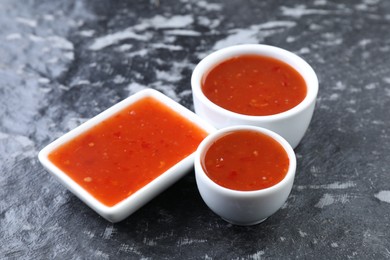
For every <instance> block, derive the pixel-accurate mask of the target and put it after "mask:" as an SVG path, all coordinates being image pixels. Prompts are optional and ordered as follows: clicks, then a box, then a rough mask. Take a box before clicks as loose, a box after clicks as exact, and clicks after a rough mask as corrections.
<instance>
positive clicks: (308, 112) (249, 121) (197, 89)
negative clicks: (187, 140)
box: [191, 44, 318, 148]
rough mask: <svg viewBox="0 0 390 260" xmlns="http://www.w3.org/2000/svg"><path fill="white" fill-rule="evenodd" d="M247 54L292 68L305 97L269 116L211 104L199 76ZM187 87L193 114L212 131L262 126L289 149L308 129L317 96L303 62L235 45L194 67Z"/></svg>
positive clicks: (288, 55)
mask: <svg viewBox="0 0 390 260" xmlns="http://www.w3.org/2000/svg"><path fill="white" fill-rule="evenodd" d="M248 54H256V55H262V56H267V57H272V58H275V59H278V60H280V61H283V62H285V63H287V64H289V65H290V66H292V67H293V68H294V69H295V70H296V71H298V72H299V73H300V74H301V75H302V77H303V78H304V80H305V82H306V86H307V95H306V97H305V99H304V100H303V101H302V102H301V103H300V104H298V105H297V106H295V107H293V108H291V109H290V110H287V111H285V112H282V113H279V114H274V115H269V116H250V115H243V114H239V113H235V112H232V111H229V110H226V109H224V108H222V107H220V106H218V105H216V104H215V103H213V102H211V101H210V100H209V99H208V98H207V97H206V96H205V95H204V93H203V92H202V87H201V82H202V78H203V76H204V75H205V74H206V73H208V72H209V71H210V70H211V69H212V68H213V67H215V66H216V65H218V64H219V63H221V62H222V61H224V60H227V59H229V58H232V57H235V56H240V55H248ZM191 86H192V94H193V100H194V107H195V112H196V114H198V115H199V116H200V117H202V118H204V119H205V120H206V121H207V122H209V123H211V124H212V125H214V126H215V127H216V128H223V127H227V126H232V125H254V126H260V127H264V128H267V129H270V130H272V131H274V132H276V133H278V134H280V135H281V136H283V137H284V138H285V139H286V140H287V141H288V142H289V143H290V144H291V146H292V147H293V148H295V147H296V146H297V145H298V144H299V142H300V141H301V139H302V137H303V136H304V134H305V132H306V130H307V128H308V126H309V123H310V120H311V118H312V115H313V111H314V106H315V102H316V97H317V93H318V79H317V76H316V74H315V72H314V70H313V69H312V68H311V66H310V65H309V64H308V63H307V62H305V61H304V60H303V59H302V58H300V57H299V56H297V55H295V54H294V53H291V52H289V51H286V50H284V49H280V48H277V47H273V46H268V45H261V44H243V45H236V46H232V47H227V48H224V49H221V50H218V51H216V52H213V53H211V54H210V55H208V56H207V57H205V58H204V59H203V60H201V61H200V62H199V64H198V65H197V66H196V67H195V69H194V71H193V73H192V78H191Z"/></svg>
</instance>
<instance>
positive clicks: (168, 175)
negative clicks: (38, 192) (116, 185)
mask: <svg viewBox="0 0 390 260" xmlns="http://www.w3.org/2000/svg"><path fill="white" fill-rule="evenodd" d="M145 97H152V98H155V99H157V100H158V101H160V102H162V103H163V104H164V105H166V106H168V107H169V108H171V109H172V110H173V111H175V112H176V113H177V114H178V115H181V116H183V117H185V118H186V119H188V120H189V121H191V122H192V123H193V124H195V125H197V126H198V127H199V128H201V129H203V130H204V131H206V132H207V133H211V132H213V131H215V128H214V127H213V126H211V125H209V124H208V123H206V122H204V121H203V120H202V119H200V118H199V117H198V116H197V115H196V114H194V113H193V112H192V111H190V110H188V109H187V108H185V107H183V106H182V105H180V104H178V103H176V102H175V101H173V100H172V99H170V98H168V97H167V96H165V95H163V94H162V93H160V92H158V91H156V90H152V89H146V90H142V91H140V92H138V93H136V94H134V95H132V96H130V97H128V98H127V99H125V100H123V101H121V102H119V103H118V104H116V105H114V106H112V107H110V108H109V109H107V110H105V111H104V112H102V113H100V114H99V115H97V116H95V117H93V118H92V119H90V120H89V121H87V122H85V123H84V124H82V125H80V126H79V127H77V128H75V129H73V130H72V131H70V132H68V133H67V134H65V135H63V136H62V137H60V138H58V139H57V140H55V141H54V142H52V143H51V144H49V145H47V146H46V147H45V148H44V149H42V150H41V151H40V152H39V155H38V157H39V160H40V162H41V163H42V165H43V166H44V167H45V168H46V169H47V170H48V171H49V172H50V173H51V174H52V175H53V176H54V177H56V178H57V180H59V181H60V182H61V183H62V184H63V185H64V186H65V187H67V188H68V189H69V190H70V191H71V192H72V193H73V194H74V195H76V196H77V197H79V198H80V199H81V200H82V201H83V202H85V204H87V205H88V206H89V207H91V208H92V209H93V210H95V211H96V212H97V213H98V214H100V215H101V216H102V217H104V218H105V219H107V220H108V221H111V222H118V221H121V220H123V219H124V218H126V217H128V216H129V215H130V214H132V213H133V212H135V211H136V210H137V209H139V208H140V207H142V206H143V205H144V204H146V203H147V202H149V201H150V200H151V199H152V198H154V197H155V196H156V195H158V194H159V193H161V192H162V191H164V190H165V189H166V188H168V187H169V186H170V185H172V184H173V183H174V182H176V181H177V180H179V179H180V178H181V177H183V176H184V175H185V174H186V173H187V172H188V171H189V170H190V169H191V168H192V167H193V162H194V153H195V151H194V153H192V154H191V155H189V156H187V157H186V158H184V159H183V160H181V161H180V162H178V163H177V164H176V165H174V166H173V167H171V168H170V169H168V170H167V171H166V172H164V173H163V174H161V175H160V176H159V177H157V178H156V179H154V180H152V181H151V182H149V183H148V184H147V185H145V186H144V187H142V188H141V189H140V190H138V191H136V192H135V193H134V194H132V195H130V196H129V197H128V198H126V199H124V200H123V201H121V202H119V203H118V204H116V205H114V206H112V207H108V206H106V205H104V204H103V203H101V202H100V201H99V200H97V199H96V198H94V197H93V196H92V195H91V194H90V193H89V192H88V191H86V190H85V189H84V188H83V187H81V186H80V185H79V184H77V183H76V182H75V181H74V180H73V179H72V178H70V177H69V176H68V175H67V174H66V173H65V172H64V171H62V170H61V169H60V168H58V167H57V166H56V165H55V164H54V163H52V162H51V161H50V160H49V158H48V156H49V154H50V153H51V152H52V151H53V150H55V149H56V148H57V147H59V146H61V145H62V144H64V143H66V142H68V141H70V140H72V139H73V138H75V137H77V136H78V135H80V134H82V133H83V132H85V131H87V130H88V129H90V128H92V127H93V126H95V125H97V124H99V123H101V122H102V121H103V120H105V119H107V118H109V117H111V116H112V115H114V114H115V113H117V112H119V111H121V110H122V109H124V108H125V107H127V106H129V105H130V104H133V103H134V102H136V101H138V100H140V99H142V98H145Z"/></svg>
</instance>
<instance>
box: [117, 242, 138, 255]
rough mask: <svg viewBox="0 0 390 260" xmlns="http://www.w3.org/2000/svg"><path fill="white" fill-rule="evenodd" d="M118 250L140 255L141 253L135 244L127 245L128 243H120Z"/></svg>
mask: <svg viewBox="0 0 390 260" xmlns="http://www.w3.org/2000/svg"><path fill="white" fill-rule="evenodd" d="M119 251H122V252H125V253H134V254H137V255H142V253H141V252H140V251H139V250H138V249H137V248H136V247H135V246H132V245H128V244H121V245H120V246H119Z"/></svg>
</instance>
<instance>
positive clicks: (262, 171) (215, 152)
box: [202, 130, 289, 191]
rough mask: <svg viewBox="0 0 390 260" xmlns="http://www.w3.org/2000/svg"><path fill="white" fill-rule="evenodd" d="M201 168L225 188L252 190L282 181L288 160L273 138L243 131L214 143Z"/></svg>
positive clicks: (285, 153)
mask: <svg viewBox="0 0 390 260" xmlns="http://www.w3.org/2000/svg"><path fill="white" fill-rule="evenodd" d="M202 167H203V169H204V171H205V172H206V174H207V175H208V176H209V177H210V179H211V180H213V181H214V182H215V183H217V184H219V185H221V186H223V187H225V188H229V189H232V190H240V191H253V190H260V189H265V188H268V187H271V186H273V185H275V184H277V183H278V182H280V181H281V180H283V178H284V177H285V176H286V174H287V171H288V168H289V159H288V155H287V152H286V151H285V150H284V148H283V147H282V146H281V145H280V144H279V143H278V142H277V141H275V140H274V139H273V138H271V137H269V136H267V135H265V134H262V133H258V132H255V131H250V130H242V131H235V132H231V133H228V134H226V135H224V136H222V137H220V138H219V139H217V140H216V141H214V142H213V143H212V144H211V146H210V147H209V148H208V150H207V151H206V153H205V156H204V160H203V162H202Z"/></svg>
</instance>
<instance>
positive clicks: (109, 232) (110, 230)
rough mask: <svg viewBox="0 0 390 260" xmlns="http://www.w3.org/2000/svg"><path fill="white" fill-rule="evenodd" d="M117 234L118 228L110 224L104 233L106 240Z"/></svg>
mask: <svg viewBox="0 0 390 260" xmlns="http://www.w3.org/2000/svg"><path fill="white" fill-rule="evenodd" d="M115 233H116V228H115V227H114V225H113V224H108V225H107V227H106V229H105V230H104V233H103V238H104V239H110V238H111V237H112V236H113V235H114V234H115Z"/></svg>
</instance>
